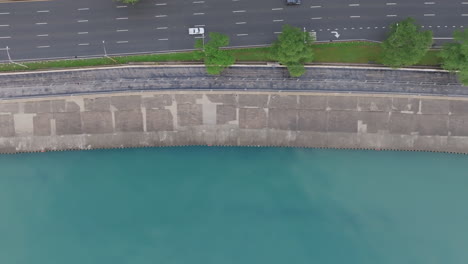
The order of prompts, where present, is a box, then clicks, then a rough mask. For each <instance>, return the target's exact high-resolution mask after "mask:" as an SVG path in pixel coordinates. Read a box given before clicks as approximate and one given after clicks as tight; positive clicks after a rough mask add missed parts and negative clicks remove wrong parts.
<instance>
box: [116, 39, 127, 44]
mask: <svg viewBox="0 0 468 264" xmlns="http://www.w3.org/2000/svg"><path fill="white" fill-rule="evenodd" d="M115 43H117V44H123V43H128V40H119V41H116V42H115Z"/></svg>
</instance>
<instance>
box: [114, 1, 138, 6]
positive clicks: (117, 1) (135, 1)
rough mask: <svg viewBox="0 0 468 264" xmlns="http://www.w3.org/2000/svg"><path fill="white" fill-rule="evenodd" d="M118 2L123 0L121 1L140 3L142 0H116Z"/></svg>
mask: <svg viewBox="0 0 468 264" xmlns="http://www.w3.org/2000/svg"><path fill="white" fill-rule="evenodd" d="M116 1H117V2H121V3H124V4H132V5H134V4H136V3H138V2H139V1H140V0H116Z"/></svg>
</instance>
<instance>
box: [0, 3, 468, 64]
mask: <svg viewBox="0 0 468 264" xmlns="http://www.w3.org/2000/svg"><path fill="white" fill-rule="evenodd" d="M406 17H414V18H415V19H416V20H417V21H418V22H419V23H420V24H421V25H422V27H423V28H424V29H430V30H433V31H434V37H435V38H436V39H441V40H443V39H447V38H450V37H451V36H452V32H453V31H454V30H455V29H463V28H464V27H467V26H468V0H303V1H302V4H301V5H300V6H286V5H285V0H250V1H248V0H190V1H188V0H170V1H168V0H140V3H138V4H136V5H135V6H131V5H124V4H121V3H118V2H115V1H112V0H79V1H76V0H53V1H33V2H16V3H2V2H1V1H0V61H6V60H7V52H6V51H5V50H4V48H5V47H7V46H8V47H9V48H10V54H11V57H12V59H13V60H25V59H46V58H73V57H75V56H77V57H88V56H102V55H103V54H104V48H105V49H106V51H107V53H108V54H123V53H145V52H157V51H169V50H184V49H191V48H193V43H194V36H189V35H188V28H189V27H193V26H203V27H205V30H206V31H207V32H221V33H225V34H228V35H229V36H230V37H231V46H249V45H263V44H269V43H271V42H272V41H274V40H275V39H276V35H277V34H278V33H279V32H280V31H281V27H282V25H284V24H290V25H294V26H298V27H301V28H304V29H305V30H306V31H308V32H316V35H317V38H318V40H319V41H329V40H347V39H369V40H383V39H384V38H385V34H386V32H387V29H388V28H387V27H388V25H389V24H390V23H391V22H394V21H397V20H400V19H404V18H406ZM332 31H335V32H337V33H338V34H337V33H332ZM103 41H105V43H103Z"/></svg>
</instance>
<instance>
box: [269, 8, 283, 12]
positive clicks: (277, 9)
mask: <svg viewBox="0 0 468 264" xmlns="http://www.w3.org/2000/svg"><path fill="white" fill-rule="evenodd" d="M271 10H273V11H279V10H283V8H282V7H279V8H272V9H271Z"/></svg>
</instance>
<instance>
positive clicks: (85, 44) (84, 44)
mask: <svg viewBox="0 0 468 264" xmlns="http://www.w3.org/2000/svg"><path fill="white" fill-rule="evenodd" d="M78 46H89V43H79V44H78Z"/></svg>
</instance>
